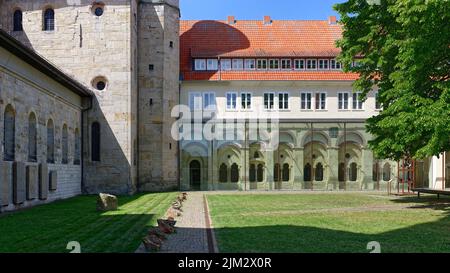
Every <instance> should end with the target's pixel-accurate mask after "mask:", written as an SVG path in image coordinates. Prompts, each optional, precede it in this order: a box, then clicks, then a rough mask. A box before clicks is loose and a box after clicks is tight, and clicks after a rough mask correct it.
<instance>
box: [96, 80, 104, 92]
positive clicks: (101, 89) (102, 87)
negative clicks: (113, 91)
mask: <svg viewBox="0 0 450 273" xmlns="http://www.w3.org/2000/svg"><path fill="white" fill-rule="evenodd" d="M105 88H106V83H105V82H104V81H99V82H98V83H97V90H100V91H103V90H105Z"/></svg>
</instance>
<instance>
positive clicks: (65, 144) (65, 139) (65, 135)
mask: <svg viewBox="0 0 450 273" xmlns="http://www.w3.org/2000/svg"><path fill="white" fill-rule="evenodd" d="M67 163H69V132H68V130H67V125H66V124H64V125H63V130H62V164H67Z"/></svg>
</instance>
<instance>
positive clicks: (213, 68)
mask: <svg viewBox="0 0 450 273" xmlns="http://www.w3.org/2000/svg"><path fill="white" fill-rule="evenodd" d="M210 61H213V62H214V63H215V65H213V66H212V67H211V68H210V64H209V62H210ZM218 69H219V60H217V59H211V58H210V59H206V70H207V71H217V70H218Z"/></svg>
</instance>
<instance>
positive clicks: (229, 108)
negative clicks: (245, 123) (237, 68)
mask: <svg viewBox="0 0 450 273" xmlns="http://www.w3.org/2000/svg"><path fill="white" fill-rule="evenodd" d="M228 95H231V97H230V98H231V103H230V104H228ZM233 95H234V96H235V98H234V101H233ZM237 98H238V93H237V92H234V91H230V92H226V93H225V101H226V106H225V109H226V110H227V111H236V110H238V103H237ZM233 102H234V108H233V107H232V106H233Z"/></svg>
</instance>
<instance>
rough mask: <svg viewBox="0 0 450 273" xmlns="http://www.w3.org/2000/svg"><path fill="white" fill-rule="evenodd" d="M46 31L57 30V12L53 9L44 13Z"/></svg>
mask: <svg viewBox="0 0 450 273" xmlns="http://www.w3.org/2000/svg"><path fill="white" fill-rule="evenodd" d="M43 30H44V31H53V30H55V11H54V10H53V9H51V8H49V9H46V10H45V11H44V26H43Z"/></svg>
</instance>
